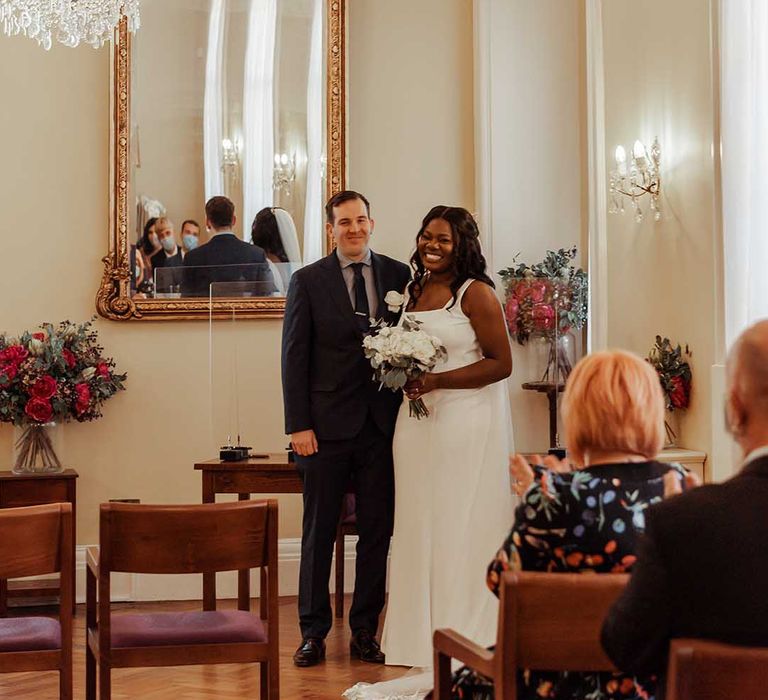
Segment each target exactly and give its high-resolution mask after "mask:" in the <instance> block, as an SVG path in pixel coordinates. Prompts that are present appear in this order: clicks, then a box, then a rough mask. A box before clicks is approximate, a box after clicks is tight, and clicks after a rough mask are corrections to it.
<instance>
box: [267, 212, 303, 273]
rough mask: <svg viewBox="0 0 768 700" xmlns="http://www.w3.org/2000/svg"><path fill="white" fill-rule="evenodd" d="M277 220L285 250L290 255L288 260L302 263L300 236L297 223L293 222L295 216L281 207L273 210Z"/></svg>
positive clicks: (298, 263)
mask: <svg viewBox="0 0 768 700" xmlns="http://www.w3.org/2000/svg"><path fill="white" fill-rule="evenodd" d="M272 213H273V214H274V215H275V220H276V221H277V230H278V232H279V233H280V242H281V243H282V244H283V250H284V251H285V254H286V255H287V256H288V262H289V263H294V264H297V265H301V251H300V250H299V236H298V234H297V233H296V225H295V224H294V223H293V217H292V216H291V215H290V214H289V213H288V212H287V211H286V210H285V209H281V208H280V207H275V208H274V209H273V210H272Z"/></svg>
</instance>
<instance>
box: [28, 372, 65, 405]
mask: <svg viewBox="0 0 768 700" xmlns="http://www.w3.org/2000/svg"><path fill="white" fill-rule="evenodd" d="M57 388H58V384H57V383H56V380H55V379H54V378H53V377H51V376H50V375H49V374H46V375H45V376H43V377H40V379H38V380H37V381H36V382H35V383H34V384H33V385H32V390H31V391H30V393H31V394H32V396H34V397H35V398H36V399H50V398H52V397H53V395H54V394H55V393H56V389H57Z"/></svg>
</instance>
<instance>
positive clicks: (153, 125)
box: [129, 0, 326, 298]
mask: <svg viewBox="0 0 768 700" xmlns="http://www.w3.org/2000/svg"><path fill="white" fill-rule="evenodd" d="M325 4H326V3H325V0H144V2H143V3H142V31H141V32H139V33H137V35H136V36H135V39H134V42H133V50H132V58H133V61H132V73H131V81H132V93H131V132H132V134H131V135H132V144H133V148H132V150H131V164H130V165H131V177H130V183H131V184H130V186H131V192H130V194H129V197H130V201H131V202H133V203H135V210H134V211H135V216H134V221H133V222H131V229H132V232H133V233H132V241H131V243H132V244H133V245H132V246H131V250H130V254H131V270H132V272H133V280H132V283H131V293H132V295H134V296H135V297H137V298H169V297H171V298H173V297H188V296H194V297H202V296H209V295H210V288H209V285H210V284H211V283H217V282H224V283H233V284H232V286H230V287H229V289H230V290H232V294H233V296H240V295H247V296H254V295H259V296H284V295H285V293H286V290H287V285H288V282H289V280H290V275H291V273H292V271H293V270H295V269H297V268H298V267H300V266H301V265H302V264H304V263H308V262H312V261H313V260H316V259H318V258H319V257H321V256H322V254H323V242H324V236H325V234H324V226H323V209H322V206H323V200H324V196H325V162H326V157H325V103H324V100H325V89H324V84H325V74H326V68H325V48H324V45H325V42H326V39H325V16H326V15H325V10H326V8H325ZM220 196H221V197H226V198H227V200H228V201H229V202H231V204H232V206H233V207H234V212H233V216H232V221H231V222H229V223H228V224H226V225H223V224H222V222H221V221H218V222H212V221H211V220H210V216H209V213H207V212H206V202H210V201H211V199H212V198H218V197H220ZM131 206H133V204H132V205H131ZM246 244H247V245H248V246H250V247H251V250H250V251H248V250H246V248H244V245H246ZM188 256H189V257H188ZM239 282H242V283H256V284H250V285H244V286H243V289H244V290H245V289H247V291H243V292H242V294H241V293H239V292H237V289H238V286H237V284H234V283H239Z"/></svg>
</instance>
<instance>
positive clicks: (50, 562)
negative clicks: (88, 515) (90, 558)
mask: <svg viewBox="0 0 768 700" xmlns="http://www.w3.org/2000/svg"><path fill="white" fill-rule="evenodd" d="M73 565H74V562H72V506H71V504H69V503H51V504H49V505H44V506H25V507H22V508H3V509H0V578H3V579H7V578H17V577H20V576H39V575H41V574H52V573H56V572H61V574H62V582H63V581H64V578H65V574H66V576H67V580H69V578H68V577H71V575H72V567H73Z"/></svg>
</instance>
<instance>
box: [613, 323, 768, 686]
mask: <svg viewBox="0 0 768 700" xmlns="http://www.w3.org/2000/svg"><path fill="white" fill-rule="evenodd" d="M726 391H727V394H726V406H725V419H726V425H727V428H728V431H729V432H730V433H731V434H732V435H733V437H734V439H735V440H736V442H737V443H738V445H739V447H740V448H741V452H742V454H743V456H744V459H743V463H742V468H741V471H740V472H739V473H738V474H737V475H736V476H734V477H733V478H731V479H729V480H728V481H726V482H724V483H722V484H708V485H705V486H701V487H699V488H696V489H694V490H692V491H690V492H688V493H685V494H683V495H680V496H676V497H674V498H672V499H670V500H669V501H665V502H664V503H660V504H658V505H656V506H653V507H652V508H650V510H649V512H648V514H647V516H646V528H647V529H646V533H645V537H644V541H643V542H642V543H641V546H640V550H639V553H638V561H637V563H636V564H635V567H634V570H633V572H632V578H631V580H630V583H629V586H628V587H627V589H626V591H625V593H624V594H623V595H622V596H621V598H619V600H618V601H617V602H616V604H615V605H614V606H613V609H612V610H611V611H610V613H609V615H608V617H607V618H606V620H605V622H604V624H603V633H602V642H603V646H604V648H605V651H606V653H607V654H608V656H609V657H610V658H611V660H612V661H613V662H614V663H615V664H616V666H618V667H619V668H620V669H621V670H622V671H625V672H627V673H636V674H646V673H652V674H659V675H663V674H664V671H665V669H666V664H667V655H668V649H669V642H670V639H672V638H679V637H694V638H704V639H713V640H717V641H721V642H727V643H731V644H743V645H751V646H768V599H766V596H765V593H764V592H765V590H766V589H768V320H767V321H761V322H760V323H757V324H755V325H754V326H752V327H751V328H749V329H747V330H746V331H745V332H744V333H743V334H742V335H741V336H740V337H739V338H738V339H737V341H736V343H735V344H734V346H733V348H732V349H731V352H730V354H729V356H728V361H727V363H726ZM662 688H663V683H660V684H659V689H660V690H661V689H662ZM657 697H660V696H657Z"/></svg>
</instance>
